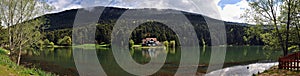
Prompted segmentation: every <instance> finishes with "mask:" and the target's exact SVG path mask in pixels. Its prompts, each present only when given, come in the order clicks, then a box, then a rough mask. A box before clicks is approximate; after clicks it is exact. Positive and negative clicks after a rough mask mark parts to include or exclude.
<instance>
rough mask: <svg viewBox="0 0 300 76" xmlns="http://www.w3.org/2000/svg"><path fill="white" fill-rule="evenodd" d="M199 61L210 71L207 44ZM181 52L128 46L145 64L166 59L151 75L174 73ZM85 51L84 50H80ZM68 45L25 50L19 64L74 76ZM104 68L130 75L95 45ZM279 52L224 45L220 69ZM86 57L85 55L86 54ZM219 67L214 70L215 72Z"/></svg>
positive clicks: (274, 58) (272, 56)
mask: <svg viewBox="0 0 300 76" xmlns="http://www.w3.org/2000/svg"><path fill="white" fill-rule="evenodd" d="M200 49H201V50H199V51H200V62H199V65H198V73H204V74H205V73H214V71H212V72H211V71H209V72H207V68H208V66H209V61H210V58H211V57H210V56H211V51H212V50H211V47H202V48H200ZM181 51H188V50H180V48H173V49H166V50H157V49H132V50H130V54H131V56H132V58H133V59H134V60H135V61H136V62H138V63H140V64H146V63H148V62H149V61H150V60H151V58H155V57H156V56H157V55H159V54H162V53H166V54H167V60H166V61H165V63H164V66H163V67H162V69H161V70H159V71H158V72H157V73H155V74H154V75H174V74H175V72H176V71H177V68H178V65H179V62H180V58H181ZM81 52H83V53H89V52H93V51H89V50H88V49H87V50H85V51H81ZM73 53H74V52H73V51H72V48H47V49H42V50H36V51H28V52H27V53H26V55H23V58H22V60H23V62H22V63H23V64H24V65H26V66H29V67H32V66H35V67H37V68H41V69H43V70H46V71H49V72H54V73H56V74H59V75H68V76H78V75H79V74H78V71H77V69H76V66H75V61H74V58H73V57H74V56H73V55H76V54H73ZM95 53H96V55H97V57H98V60H99V62H100V64H101V65H102V67H103V69H104V71H105V72H106V74H107V75H109V76H111V75H112V76H118V75H122V76H131V75H132V74H129V73H127V72H126V71H124V70H122V68H121V67H120V66H119V65H118V64H117V62H116V61H115V59H114V56H113V53H112V50H111V49H109V48H99V49H97V51H96V52H95ZM280 55H282V53H281V51H271V50H263V49H262V47H260V46H231V47H227V51H226V56H225V61H224V66H223V68H224V69H225V68H228V67H237V66H244V65H250V64H257V63H273V62H276V61H277V59H278V57H279V56H280ZM87 57H88V56H87ZM219 70H221V69H216V70H215V71H219Z"/></svg>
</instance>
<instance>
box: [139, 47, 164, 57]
mask: <svg viewBox="0 0 300 76" xmlns="http://www.w3.org/2000/svg"><path fill="white" fill-rule="evenodd" d="M160 53H167V50H166V49H164V48H145V49H142V55H143V56H144V57H146V58H156V57H157V56H158V55H159V54H160Z"/></svg>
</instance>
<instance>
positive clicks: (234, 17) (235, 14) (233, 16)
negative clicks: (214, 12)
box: [218, 0, 250, 22]
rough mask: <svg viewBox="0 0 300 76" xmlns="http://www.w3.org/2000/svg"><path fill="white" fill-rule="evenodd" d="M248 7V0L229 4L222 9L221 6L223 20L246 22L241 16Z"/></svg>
mask: <svg viewBox="0 0 300 76" xmlns="http://www.w3.org/2000/svg"><path fill="white" fill-rule="evenodd" d="M247 8H250V7H249V5H248V2H247V1H246V0H242V1H240V2H238V3H236V4H227V5H225V6H224V8H223V9H222V8H221V7H219V8H218V9H219V11H220V14H221V16H222V20H225V21H232V22H245V21H244V20H243V19H242V18H240V17H241V14H243V13H244V12H245V10H246V9H247Z"/></svg>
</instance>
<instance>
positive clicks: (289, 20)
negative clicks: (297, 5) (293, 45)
mask: <svg viewBox="0 0 300 76" xmlns="http://www.w3.org/2000/svg"><path fill="white" fill-rule="evenodd" d="M287 1H288V21H287V23H286V25H287V26H286V32H285V33H286V38H285V49H284V56H286V55H287V53H288V47H289V32H290V23H291V16H290V15H291V0H287Z"/></svg>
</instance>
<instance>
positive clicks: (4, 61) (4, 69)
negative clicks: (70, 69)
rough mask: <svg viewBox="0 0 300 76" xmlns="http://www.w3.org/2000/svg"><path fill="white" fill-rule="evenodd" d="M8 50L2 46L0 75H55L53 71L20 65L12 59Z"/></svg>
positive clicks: (0, 51) (0, 49)
mask: <svg viewBox="0 0 300 76" xmlns="http://www.w3.org/2000/svg"><path fill="white" fill-rule="evenodd" d="M8 53H9V52H8V51H7V50H5V49H2V48H0V75H1V76H55V75H54V74H51V73H46V72H44V71H42V70H39V69H35V68H32V69H29V68H25V67H23V66H18V65H17V64H16V63H14V62H13V61H11V60H10V58H9V56H8Z"/></svg>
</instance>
